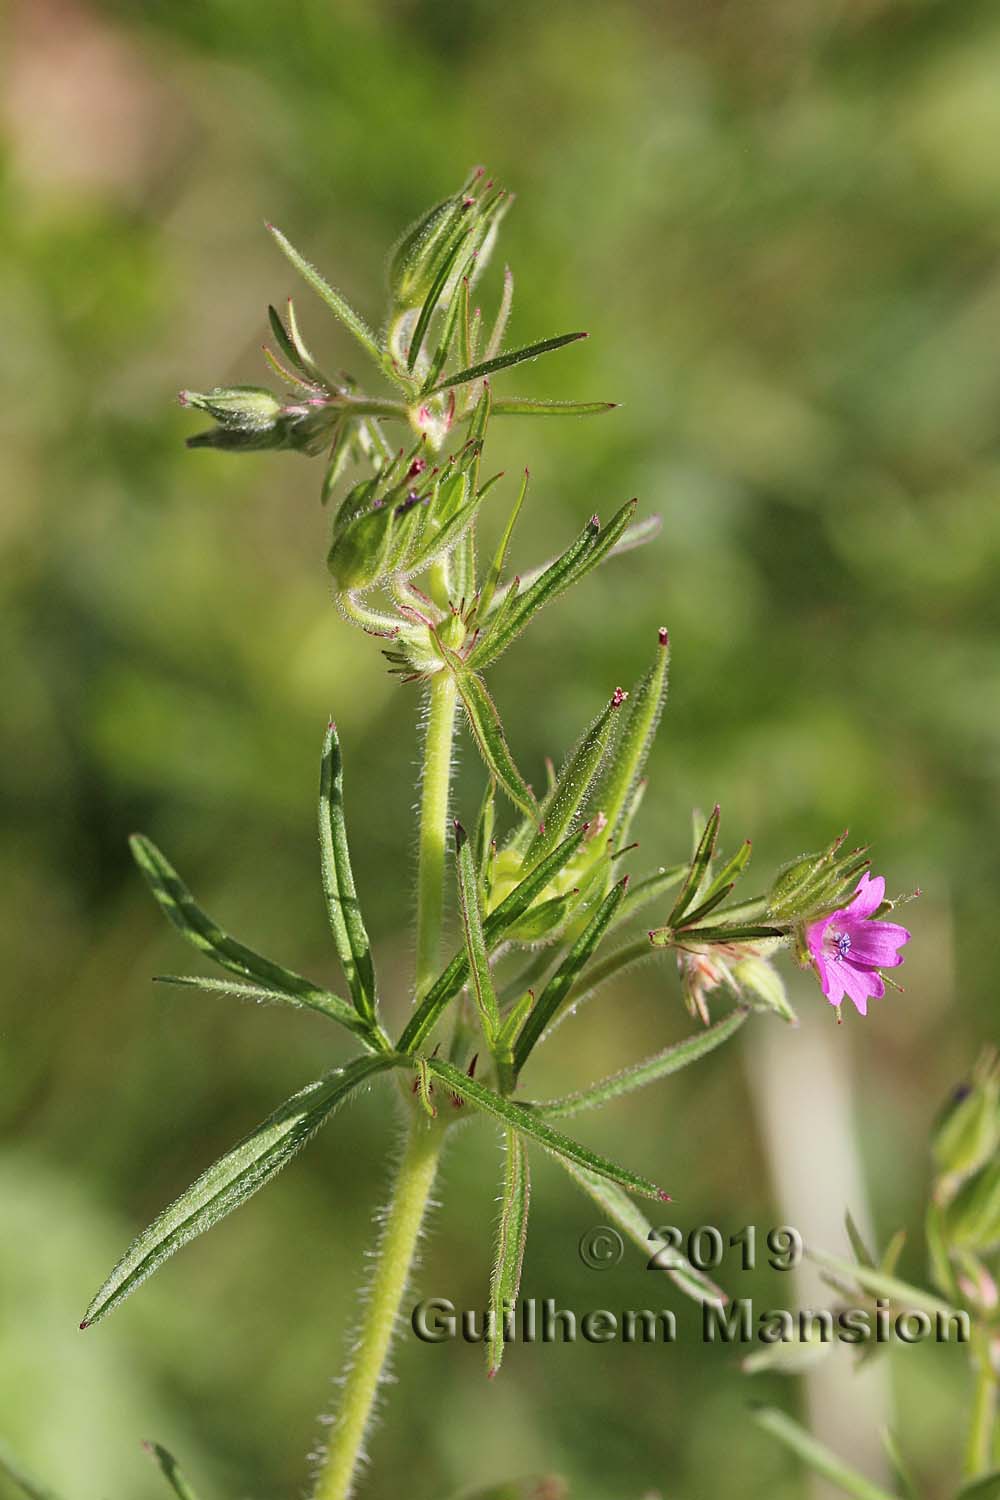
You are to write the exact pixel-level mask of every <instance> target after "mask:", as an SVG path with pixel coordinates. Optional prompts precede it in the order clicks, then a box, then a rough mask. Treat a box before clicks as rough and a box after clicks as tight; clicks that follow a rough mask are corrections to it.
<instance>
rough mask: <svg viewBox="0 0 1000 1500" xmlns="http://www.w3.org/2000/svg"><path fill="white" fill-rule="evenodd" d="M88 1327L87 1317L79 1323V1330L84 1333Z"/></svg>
mask: <svg viewBox="0 0 1000 1500" xmlns="http://www.w3.org/2000/svg"><path fill="white" fill-rule="evenodd" d="M89 1327H90V1320H89V1319H88V1318H84V1320H83V1322H82V1323H81V1324H80V1332H81V1333H86V1331H87V1329H88V1328H89Z"/></svg>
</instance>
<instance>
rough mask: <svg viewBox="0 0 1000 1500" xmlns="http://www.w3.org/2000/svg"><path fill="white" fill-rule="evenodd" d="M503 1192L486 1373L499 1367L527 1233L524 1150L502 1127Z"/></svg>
mask: <svg viewBox="0 0 1000 1500" xmlns="http://www.w3.org/2000/svg"><path fill="white" fill-rule="evenodd" d="M504 1139H505V1158H504V1179H503V1193H502V1196H501V1199H500V1222H499V1224H498V1225H497V1248H496V1257H495V1259H494V1262H493V1275H492V1276H491V1278H490V1312H491V1314H492V1325H491V1328H490V1337H489V1338H488V1340H487V1342H486V1361H487V1367H488V1371H489V1374H490V1376H491V1377H492V1376H494V1375H495V1374H496V1373H497V1371H498V1370H499V1368H500V1362H501V1360H502V1359H503V1353H504V1337H503V1329H504V1319H505V1318H506V1316H507V1315H508V1314H509V1313H512V1312H513V1311H514V1307H515V1304H516V1302H517V1294H518V1290H519V1288H520V1285H521V1267H522V1265H523V1263H524V1242H525V1239H526V1238H527V1234H528V1205H529V1203H530V1201H531V1178H530V1174H529V1172H528V1153H527V1151H526V1150H525V1148H524V1142H523V1141H522V1139H521V1137H520V1136H519V1135H518V1133H517V1131H516V1130H510V1129H508V1130H506V1131H505V1132H504Z"/></svg>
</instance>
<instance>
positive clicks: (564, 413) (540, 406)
mask: <svg viewBox="0 0 1000 1500" xmlns="http://www.w3.org/2000/svg"><path fill="white" fill-rule="evenodd" d="M620 404H621V403H620V402H618V401H545V400H541V399H538V398H535V397H532V396H508V397H507V399H506V400H505V401H495V402H494V403H493V412H494V415H495V416H498V417H597V416H601V415H602V414H603V413H604V412H606V411H617V409H618V407H619V405H620Z"/></svg>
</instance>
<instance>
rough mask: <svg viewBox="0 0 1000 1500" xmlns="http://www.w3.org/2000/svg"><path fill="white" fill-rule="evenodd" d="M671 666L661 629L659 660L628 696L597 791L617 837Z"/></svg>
mask: <svg viewBox="0 0 1000 1500" xmlns="http://www.w3.org/2000/svg"><path fill="white" fill-rule="evenodd" d="M669 664H670V637H669V635H668V633H667V631H666V629H664V628H661V629H660V630H659V631H657V645H656V658H655V660H654V662H653V665H652V666H651V667H650V669H649V671H648V672H647V673H646V674H645V676H643V677H642V678H641V679H640V680H639V682H637V683H636V685H635V687H634V688H633V689H632V691H631V693H630V694H629V696H628V702H627V703H626V705H625V709H624V712H623V713H622V715H621V718H620V721H619V724H618V737H617V741H616V743H615V749H614V754H613V755H612V756H611V757H610V758H609V759H608V761H607V763H606V766H605V770H604V774H603V775H602V777H601V780H600V781H599V782H598V784H597V786H596V787H595V788H594V798H595V805H596V806H598V807H599V808H600V809H601V811H602V812H603V813H604V815H605V817H606V818H607V820H608V828H609V830H610V832H611V835H612V836H614V837H617V836H618V835H619V834H620V832H621V825H622V821H623V817H624V813H625V809H626V807H627V806H628V804H629V801H630V799H631V797H632V795H633V793H634V792H635V789H636V787H637V786H638V784H639V782H640V781H641V779H642V773H643V770H644V768H645V765H646V761H647V759H648V757H649V752H650V748H651V747H652V744H653V740H654V738H655V735H656V730H657V726H658V725H659V722H660V716H661V714H662V713H663V705H664V703H665V702H666V697H667V670H668V667H669Z"/></svg>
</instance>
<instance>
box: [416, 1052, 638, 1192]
mask: <svg viewBox="0 0 1000 1500" xmlns="http://www.w3.org/2000/svg"><path fill="white" fill-rule="evenodd" d="M427 1066H428V1068H429V1069H430V1071H431V1073H432V1074H433V1075H434V1076H435V1077H436V1078H440V1079H441V1082H442V1083H445V1084H447V1086H448V1088H449V1089H450V1090H451V1091H452V1093H453V1094H456V1095H457V1096H458V1098H460V1099H464V1100H465V1101H466V1103H468V1104H471V1105H473V1106H474V1108H476V1109H479V1110H481V1111H482V1112H483V1113H484V1114H488V1115H492V1116H493V1118H494V1119H496V1120H499V1121H500V1123H501V1124H502V1125H507V1126H510V1127H511V1128H512V1129H514V1130H517V1131H519V1132H520V1133H521V1135H526V1136H527V1137H528V1138H529V1140H533V1141H537V1142H538V1144H539V1145H540V1146H544V1147H545V1149H546V1151H551V1152H553V1153H554V1154H555V1155H556V1156H560V1157H563V1158H564V1159H565V1160H567V1161H571V1162H575V1163H576V1165H577V1166H581V1167H586V1168H587V1169H588V1170H589V1171H591V1172H596V1173H597V1175H598V1176H599V1177H607V1178H608V1179H609V1180H610V1181H611V1182H617V1183H618V1185H619V1187H623V1188H625V1189H627V1190H628V1192H630V1193H637V1194H638V1195H639V1196H640V1197H643V1198H659V1199H661V1200H662V1201H665V1200H666V1199H667V1194H666V1193H664V1192H663V1190H662V1189H661V1188H658V1187H657V1186H656V1184H655V1183H653V1182H650V1181H649V1179H648V1178H646V1177H640V1176H639V1174H638V1173H637V1172H630V1171H629V1170H628V1169H627V1168H626V1167H619V1166H616V1165H615V1163H614V1162H612V1161H608V1160H607V1159H606V1158H605V1157H603V1156H600V1155H598V1153H597V1152H596V1151H591V1149H590V1148H589V1147H588V1146H581V1145H580V1143H579V1142H578V1141H574V1140H571V1139H570V1137H569V1136H567V1135H563V1134H562V1132H561V1131H558V1130H553V1129H552V1127H551V1126H550V1125H546V1124H545V1122H544V1121H543V1120H540V1119H538V1118H537V1116H536V1115H535V1113H534V1111H533V1110H530V1109H525V1107H524V1105H522V1104H515V1103H514V1101H513V1099H505V1098H504V1097H503V1095H502V1094H498V1093H495V1092H494V1090H493V1089H489V1088H487V1087H486V1085H485V1084H482V1083H477V1082H476V1080H475V1079H474V1078H470V1077H469V1075H468V1074H467V1073H464V1072H463V1071H462V1069H461V1068H456V1067H455V1066H454V1064H452V1063H448V1062H445V1061H444V1060H443V1059H442V1058H439V1057H431V1058H428V1060H427Z"/></svg>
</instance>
